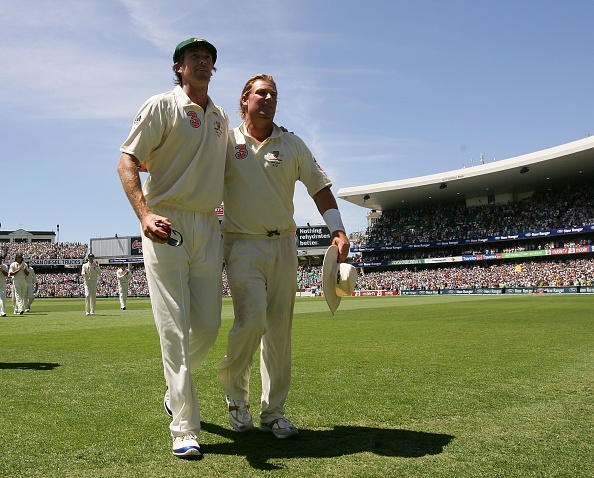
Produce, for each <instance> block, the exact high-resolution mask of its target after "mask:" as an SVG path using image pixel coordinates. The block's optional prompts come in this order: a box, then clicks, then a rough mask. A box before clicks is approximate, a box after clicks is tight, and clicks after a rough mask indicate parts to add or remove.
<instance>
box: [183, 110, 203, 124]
mask: <svg viewBox="0 0 594 478" xmlns="http://www.w3.org/2000/svg"><path fill="white" fill-rule="evenodd" d="M186 115H187V116H188V118H190V126H191V127H192V128H200V125H201V124H202V121H200V118H198V113H196V112H195V111H188V112H187V113H186Z"/></svg>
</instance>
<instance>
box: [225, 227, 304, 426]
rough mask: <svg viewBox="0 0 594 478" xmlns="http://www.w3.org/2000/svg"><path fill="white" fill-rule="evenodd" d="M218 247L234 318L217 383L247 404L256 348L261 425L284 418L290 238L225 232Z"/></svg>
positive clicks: (293, 278)
mask: <svg viewBox="0 0 594 478" xmlns="http://www.w3.org/2000/svg"><path fill="white" fill-rule="evenodd" d="M223 248H224V255H225V267H226V270H227V280H228V281H229V288H230V289H231V296H232V298H233V310H234V312H235V320H234V323H233V328H232V329H231V331H230V332H229V336H228V342H227V353H226V355H225V357H224V358H223V360H222V361H221V364H220V366H219V371H218V375H219V381H220V383H221V386H222V387H223V390H224V391H225V393H226V394H227V395H228V396H229V397H231V398H234V399H236V400H246V401H249V393H250V367H251V365H252V361H253V357H254V353H255V352H256V350H257V349H258V346H260V375H261V380H262V397H261V409H260V421H262V422H266V423H267V422H269V421H271V420H274V419H276V418H281V417H283V416H284V413H285V408H284V407H285V401H286V399H287V396H288V394H289V387H290V385H291V331H292V323H293V307H294V305H295V292H296V290H297V250H296V245H295V234H294V233H293V232H290V233H282V234H281V235H280V236H273V237H266V236H246V235H240V234H225V237H224V240H223Z"/></svg>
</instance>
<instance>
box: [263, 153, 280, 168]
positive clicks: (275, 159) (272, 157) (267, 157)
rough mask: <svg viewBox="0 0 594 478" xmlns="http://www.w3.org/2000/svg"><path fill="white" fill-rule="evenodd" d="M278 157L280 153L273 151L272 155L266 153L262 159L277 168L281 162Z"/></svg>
mask: <svg viewBox="0 0 594 478" xmlns="http://www.w3.org/2000/svg"><path fill="white" fill-rule="evenodd" d="M279 156H280V151H273V152H272V153H266V154H265V155H264V159H265V160H266V161H268V164H271V165H272V166H274V167H275V168H278V166H279V165H280V163H282V162H283V160H282V159H281V158H279Z"/></svg>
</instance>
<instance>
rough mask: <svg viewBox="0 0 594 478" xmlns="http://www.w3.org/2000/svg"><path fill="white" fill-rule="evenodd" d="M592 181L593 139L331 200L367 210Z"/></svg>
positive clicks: (344, 192)
mask: <svg viewBox="0 0 594 478" xmlns="http://www.w3.org/2000/svg"><path fill="white" fill-rule="evenodd" d="M587 183H589V184H592V183H594V137H587V138H584V139H581V140H578V141H573V142H571V143H566V144H562V145H560V146H555V147H553V148H549V149H544V150H542V151H537V152H534V153H529V154H525V155H522V156H516V157H514V158H509V159H504V160H500V161H494V162H491V163H485V164H480V165H476V166H471V167H468V168H462V169H456V170H453V171H447V172H443V173H438V174H431V175H428V176H419V177H416V178H411V179H402V180H396V181H389V182H383V183H376V184H369V185H365V186H354V187H347V188H340V189H339V190H338V193H337V196H338V197H339V198H342V199H344V200H345V201H348V202H351V203H353V204H357V205H358V206H362V207H365V208H368V209H376V210H381V211H387V210H390V209H398V208H400V207H404V206H409V205H413V204H414V205H415V206H419V205H424V204H440V203H462V204H463V203H466V201H468V200H469V199H473V198H481V197H488V196H496V195H502V194H513V195H520V194H522V193H527V192H531V191H545V190H547V189H551V188H553V187H559V186H563V185H580V184H587Z"/></svg>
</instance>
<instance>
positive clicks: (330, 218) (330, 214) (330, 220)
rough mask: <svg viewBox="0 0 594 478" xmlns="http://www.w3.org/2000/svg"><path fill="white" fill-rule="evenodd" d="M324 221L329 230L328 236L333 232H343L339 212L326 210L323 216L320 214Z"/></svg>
mask: <svg viewBox="0 0 594 478" xmlns="http://www.w3.org/2000/svg"><path fill="white" fill-rule="evenodd" d="M322 217H323V218H324V221H326V225H327V226H328V228H329V229H330V234H332V233H333V232H334V231H344V232H346V231H345V229H344V226H343V224H342V217H340V211H339V210H338V209H328V210H327V211H326V212H325V213H324V214H322Z"/></svg>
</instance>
